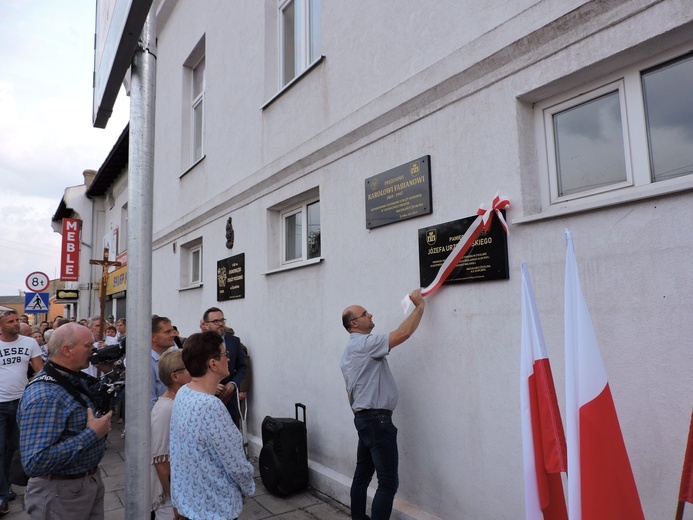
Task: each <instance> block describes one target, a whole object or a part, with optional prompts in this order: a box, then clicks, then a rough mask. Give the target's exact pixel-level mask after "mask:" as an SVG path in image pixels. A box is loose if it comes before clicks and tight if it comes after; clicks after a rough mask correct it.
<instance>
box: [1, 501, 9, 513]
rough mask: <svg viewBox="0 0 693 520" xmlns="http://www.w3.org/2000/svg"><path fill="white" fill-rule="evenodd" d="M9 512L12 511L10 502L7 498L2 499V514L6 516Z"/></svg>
mask: <svg viewBox="0 0 693 520" xmlns="http://www.w3.org/2000/svg"><path fill="white" fill-rule="evenodd" d="M9 512H10V504H8V503H7V501H6V500H1V501H0V516H5V515H6V514H7V513H9Z"/></svg>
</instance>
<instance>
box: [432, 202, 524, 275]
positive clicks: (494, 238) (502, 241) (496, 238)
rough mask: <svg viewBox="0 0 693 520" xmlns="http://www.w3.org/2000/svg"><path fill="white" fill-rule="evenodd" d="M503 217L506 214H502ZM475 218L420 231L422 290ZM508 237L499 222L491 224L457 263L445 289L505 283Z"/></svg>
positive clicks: (495, 221)
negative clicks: (498, 281) (464, 285)
mask: <svg viewBox="0 0 693 520" xmlns="http://www.w3.org/2000/svg"><path fill="white" fill-rule="evenodd" d="M503 216H505V212H504V211H503ZM475 219H476V216H473V217H467V218H463V219H460V220H454V221H452V222H445V223H444V224H438V225H436V226H431V227H427V228H422V229H419V275H420V278H421V280H420V282H421V287H427V286H428V285H429V284H430V283H431V282H432V281H433V280H435V277H436V275H437V274H438V271H439V270H440V267H441V266H442V265H443V262H445V259H446V258H447V257H448V255H450V253H452V251H453V249H455V246H456V245H457V243H458V242H459V241H460V239H461V238H462V235H464V233H465V232H466V231H467V229H468V228H469V226H471V225H472V223H473V222H474V220H475ZM508 278H510V272H509V269H508V235H507V234H506V232H505V230H504V229H503V226H502V225H501V223H500V221H499V220H498V218H496V217H494V218H493V220H492V221H491V228H490V229H489V231H488V233H485V234H484V233H483V232H482V234H481V235H479V238H477V239H476V240H475V241H474V244H473V245H472V247H470V248H469V251H467V254H466V255H465V256H464V257H462V259H461V260H460V261H459V262H458V264H457V267H456V268H455V269H454V270H453V271H452V272H451V273H450V276H449V277H448V279H447V280H446V281H445V283H444V285H450V284H458V283H469V282H486V281H489V280H507V279H508Z"/></svg>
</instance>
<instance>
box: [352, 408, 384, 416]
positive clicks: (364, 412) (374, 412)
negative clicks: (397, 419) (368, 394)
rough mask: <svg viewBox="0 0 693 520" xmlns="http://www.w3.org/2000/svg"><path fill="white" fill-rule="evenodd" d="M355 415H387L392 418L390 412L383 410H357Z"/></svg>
mask: <svg viewBox="0 0 693 520" xmlns="http://www.w3.org/2000/svg"><path fill="white" fill-rule="evenodd" d="M356 415H387V416H389V417H392V410H385V409H384V408H372V409H370V410H359V411H358V412H356Z"/></svg>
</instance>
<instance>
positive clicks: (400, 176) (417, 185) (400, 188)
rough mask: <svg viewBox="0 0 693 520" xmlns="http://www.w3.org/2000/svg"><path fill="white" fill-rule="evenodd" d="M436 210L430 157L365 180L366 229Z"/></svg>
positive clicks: (421, 158) (427, 156)
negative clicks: (433, 201)
mask: <svg viewBox="0 0 693 520" xmlns="http://www.w3.org/2000/svg"><path fill="white" fill-rule="evenodd" d="M431 211H433V203H432V200H431V156H430V155H424V156H423V157H420V158H419V159H416V160H414V161H411V162H408V163H406V164H403V165H401V166H397V167H396V168H393V169H391V170H388V171H386V172H383V173H379V174H378V175H375V176H374V177H370V178H368V179H366V228H368V229H372V228H376V227H379V226H385V225H387V224H392V223H394V222H399V221H400V220H406V219H410V218H414V217H419V216H421V215H428V214H429V213H431Z"/></svg>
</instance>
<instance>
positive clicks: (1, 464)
mask: <svg viewBox="0 0 693 520" xmlns="http://www.w3.org/2000/svg"><path fill="white" fill-rule="evenodd" d="M0 331H1V332H2V336H0V515H4V514H6V513H8V512H9V506H8V504H7V503H8V502H9V501H10V500H13V499H14V498H15V497H16V495H15V494H14V492H13V491H12V489H11V488H10V482H9V480H8V478H9V475H8V472H9V467H10V462H11V461H12V456H13V455H14V452H15V451H16V449H17V447H18V446H19V427H18V426H17V407H18V406H19V398H20V397H22V393H23V392H24V388H25V387H26V384H27V382H28V378H27V371H28V369H29V364H30V363H31V366H32V368H33V369H34V372H35V373H37V372H38V371H40V370H41V369H42V368H43V360H42V359H41V348H40V347H39V345H38V343H37V342H36V340H35V339H33V338H28V337H26V336H20V335H19V316H18V315H17V311H15V310H7V311H3V312H2V313H1V314H0Z"/></svg>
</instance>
